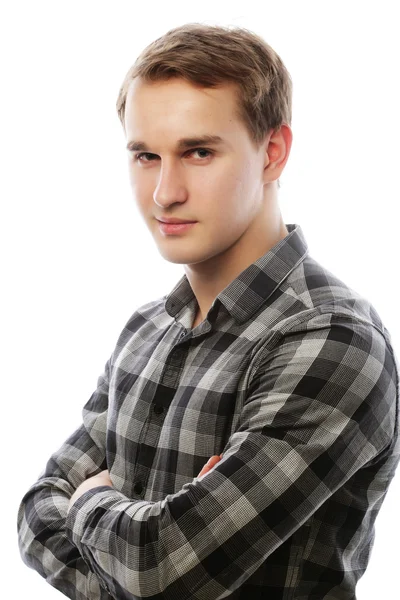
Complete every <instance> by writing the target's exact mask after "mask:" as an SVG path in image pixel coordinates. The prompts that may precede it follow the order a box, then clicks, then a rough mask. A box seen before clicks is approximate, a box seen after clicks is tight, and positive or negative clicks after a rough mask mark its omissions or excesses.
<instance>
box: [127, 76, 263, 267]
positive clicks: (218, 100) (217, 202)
mask: <svg viewBox="0 0 400 600" xmlns="http://www.w3.org/2000/svg"><path fill="white" fill-rule="evenodd" d="M236 102H237V99H236V95H235V90H234V87H233V85H230V84H226V85H224V86H221V87H219V88H218V89H215V88H214V89H210V88H200V87H196V86H194V85H192V84H190V83H188V82H186V81H185V80H183V79H177V78H175V79H170V80H168V81H162V82H150V83H145V82H143V81H141V80H140V79H136V80H134V82H133V83H132V84H131V87H130V89H129V92H128V95H127V101H126V112H125V131H126V138H127V142H128V144H129V142H136V143H137V142H143V143H144V144H145V147H144V149H142V150H141V151H138V150H133V151H128V161H129V163H128V164H129V176H130V182H131V186H132V191H133V194H134V197H135V199H136V202H137V204H138V207H139V211H140V213H141V215H142V217H143V219H144V221H145V223H146V225H147V227H148V228H149V230H150V232H151V234H152V235H153V237H154V240H155V242H156V244H157V246H158V249H159V252H160V254H161V255H162V256H163V257H164V258H165V259H166V260H168V261H170V262H173V263H180V264H188V265H189V264H196V263H200V262H204V261H207V260H209V259H212V258H214V257H217V256H218V255H220V254H221V253H224V252H226V251H227V250H228V249H229V248H230V247H231V246H232V245H233V244H235V243H236V242H237V241H238V240H239V239H240V238H242V236H243V234H244V233H245V232H246V231H247V230H248V228H249V225H250V224H251V223H252V222H253V221H254V219H257V217H261V211H262V209H264V211H265V206H263V204H264V203H263V186H264V180H263V169H264V161H265V156H266V153H265V145H262V146H261V147H260V149H259V150H257V149H255V148H254V146H253V145H252V143H251V140H250V137H249V134H248V132H247V129H246V128H245V126H244V124H243V123H242V122H241V121H240V120H239V119H238V117H237V115H236ZM205 135H209V136H211V135H212V136H219V137H220V138H222V141H221V142H220V143H201V144H197V143H196V144H191V145H190V146H189V147H186V148H184V147H179V146H178V141H179V140H180V139H181V138H199V137H201V136H205ZM163 217H170V218H178V219H183V220H187V221H196V223H195V225H193V226H192V227H190V228H188V229H187V230H186V231H184V232H181V233H174V234H172V233H164V232H163V231H161V229H160V225H159V222H158V220H157V219H160V218H163ZM253 242H254V240H253ZM249 243H251V240H249Z"/></svg>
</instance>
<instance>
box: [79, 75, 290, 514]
mask: <svg viewBox="0 0 400 600" xmlns="http://www.w3.org/2000/svg"><path fill="white" fill-rule="evenodd" d="M125 135H126V141H127V142H128V143H129V142H130V141H132V140H133V141H135V142H138V141H140V142H144V143H145V144H146V149H142V150H140V151H139V150H134V151H129V150H128V171H129V179H130V184H131V188H132V193H133V196H134V199H135V201H136V204H137V207H138V210H139V213H140V215H141V217H142V218H143V220H144V222H145V224H146V226H147V228H148V229H149V231H150V234H151V235H152V237H153V238H154V241H155V243H156V245H157V247H158V250H159V252H160V254H161V255H162V256H163V258H164V259H165V260H168V261H169V262H173V263H177V264H182V265H184V269H185V273H186V276H187V278H188V280H189V282H190V285H191V287H192V289H193V292H194V294H195V296H196V299H197V303H198V307H197V312H196V314H195V316H194V319H193V325H192V327H195V326H197V325H198V324H200V323H201V322H202V321H203V319H204V318H206V316H207V313H208V311H209V309H210V307H211V305H212V303H213V301H214V300H215V298H216V297H217V295H218V294H219V293H220V292H221V291H222V290H223V289H224V288H225V287H226V286H227V285H228V284H229V283H230V282H231V281H233V280H234V279H235V278H236V277H237V276H238V275H239V274H240V273H241V272H242V271H243V270H244V269H246V268H247V267H248V266H249V265H250V264H251V263H253V262H254V261H255V260H257V259H258V258H259V257H260V256H262V255H263V254H265V253H266V252H268V250H269V249H270V248H272V247H273V246H274V245H275V244H277V243H278V242H279V241H280V240H281V239H283V238H284V237H286V235H288V231H287V229H286V227H285V224H284V221H283V218H282V215H281V212H280V209H279V206H278V199H277V192H278V187H277V180H278V178H279V177H280V175H281V173H282V171H283V168H284V167H285V165H286V162H287V160H288V157H289V153H290V148H291V144H292V131H291V129H290V127H289V125H285V124H284V125H282V126H281V127H280V129H279V130H276V131H274V130H270V131H269V132H268V133H267V135H266V136H265V139H264V141H263V142H262V143H261V144H260V145H258V146H255V145H254V143H253V142H252V140H251V138H250V136H249V133H248V131H247V129H246V127H245V125H244V123H243V122H242V121H241V120H240V119H239V118H238V115H237V97H236V86H235V85H234V84H232V83H227V84H224V85H221V86H219V87H218V88H212V89H211V88H201V87H198V86H194V85H193V84H191V83H189V82H187V81H185V80H183V79H179V78H175V79H170V80H168V81H163V82H151V83H145V82H143V81H141V80H140V79H136V80H135V81H134V82H133V83H132V84H131V86H130V89H129V91H128V95H127V102H126V113H125ZM203 135H218V136H220V137H222V138H223V140H224V143H223V144H221V145H215V144H214V145H212V144H200V145H199V144H196V145H195V146H193V147H191V148H189V149H185V150H182V149H180V148H178V140H179V139H180V138H188V137H190V138H195V137H199V136H203ZM139 154H142V156H141V157H139V156H138V155H139ZM160 217H172V218H180V219H184V220H187V221H196V225H195V226H194V227H192V228H191V229H190V230H188V231H187V232H185V233H181V234H176V233H175V234H165V233H162V232H161V231H160V228H159V224H158V221H157V218H160ZM221 458H222V455H220V456H217V455H215V456H212V457H211V459H210V460H209V461H208V463H207V464H206V465H205V466H204V467H203V469H202V470H201V472H200V473H199V476H200V475H204V474H205V473H208V472H209V471H210V470H211V469H212V468H213V467H214V466H215V465H216V464H217V463H218V461H219V460H220V459H221ZM100 485H107V486H110V487H112V481H111V479H110V476H109V473H108V471H107V470H105V471H102V472H101V473H99V474H98V475H95V476H93V477H90V478H89V479H87V480H86V481H84V482H83V483H82V484H81V485H80V486H79V487H78V489H77V490H76V491H75V493H74V494H73V496H72V497H71V500H70V506H71V505H72V504H73V503H74V502H75V501H76V500H77V499H78V498H79V497H80V496H81V495H82V494H83V493H84V492H86V491H87V490H89V489H91V488H94V487H97V486H100Z"/></svg>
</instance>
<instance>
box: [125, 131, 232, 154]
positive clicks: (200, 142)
mask: <svg viewBox="0 0 400 600" xmlns="http://www.w3.org/2000/svg"><path fill="white" fill-rule="evenodd" d="M218 144H225V140H224V139H223V138H222V137H220V136H219V135H201V136H198V137H192V138H181V139H179V140H178V142H177V150H186V149H188V148H193V147H194V146H210V145H218ZM126 148H127V150H130V151H131V152H142V151H144V152H146V151H148V147H147V145H146V144H145V143H144V142H136V141H135V140H131V141H130V142H128V143H127V145H126Z"/></svg>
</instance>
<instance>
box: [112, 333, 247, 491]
mask: <svg viewBox="0 0 400 600" xmlns="http://www.w3.org/2000/svg"><path fill="white" fill-rule="evenodd" d="M251 350H252V344H250V343H249V342H248V341H246V340H243V339H241V338H239V337H236V336H232V335H231V334H226V333H223V332H220V333H218V334H216V333H214V334H213V335H211V336H204V337H203V339H202V340H200V339H197V340H195V339H193V338H192V337H191V336H187V337H186V338H183V339H182V340H181V341H179V340H177V342H176V343H175V344H173V345H171V344H168V343H167V342H166V341H165V340H163V339H161V340H160V339H157V338H156V337H154V338H153V339H152V338H151V336H149V337H148V338H147V339H143V337H141V338H140V339H135V338H134V337H133V338H132V340H131V341H130V342H129V343H127V344H126V346H125V347H124V348H123V349H122V350H121V352H120V353H119V355H118V358H117V360H116V361H115V363H114V365H113V372H112V373H113V374H112V377H111V382H110V389H109V408H108V423H107V465H108V468H109V469H110V471H111V472H112V473H113V474H114V475H115V480H117V479H118V480H119V481H121V486H120V489H121V491H122V492H123V493H125V494H127V495H129V496H132V494H134V488H135V485H136V484H137V482H138V481H140V485H139V486H137V485H136V490H138V489H140V488H141V489H142V492H141V496H142V497H144V498H145V499H151V500H152V501H157V500H160V499H162V498H164V497H165V496H166V495H167V494H170V493H176V492H177V491H178V490H179V489H181V487H182V485H183V484H184V483H187V482H188V481H191V480H192V479H193V478H194V477H195V476H196V475H198V473H199V471H200V470H201V468H202V467H203V465H204V463H205V462H207V460H208V459H209V458H210V456H212V455H213V454H221V453H222V452H223V449H224V447H225V445H226V444H227V442H228V440H229V437H230V436H231V434H232V432H233V431H234V429H235V426H236V425H237V422H238V419H239V415H240V412H241V408H242V406H243V403H244V401H245V398H246V391H247V389H248V383H249V376H250V371H251V356H252V352H251ZM139 495H140V494H139Z"/></svg>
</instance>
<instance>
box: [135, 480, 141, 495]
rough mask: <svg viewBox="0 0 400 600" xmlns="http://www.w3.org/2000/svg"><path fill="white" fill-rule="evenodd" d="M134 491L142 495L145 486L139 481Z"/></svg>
mask: <svg viewBox="0 0 400 600" xmlns="http://www.w3.org/2000/svg"><path fill="white" fill-rule="evenodd" d="M133 491H134V492H135V494H141V493H142V491H143V485H142V484H141V483H140V481H138V482H137V483H135V487H134V488H133Z"/></svg>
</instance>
